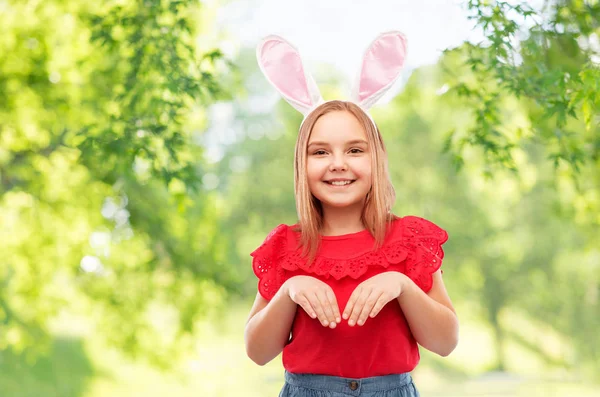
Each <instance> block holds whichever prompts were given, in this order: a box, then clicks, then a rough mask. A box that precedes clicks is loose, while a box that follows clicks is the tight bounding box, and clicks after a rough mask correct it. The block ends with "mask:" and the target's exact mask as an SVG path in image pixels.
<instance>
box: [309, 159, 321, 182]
mask: <svg viewBox="0 0 600 397" xmlns="http://www.w3.org/2000/svg"><path fill="white" fill-rule="evenodd" d="M321 168H322V167H319V162H318V161H311V160H308V161H307V162H306V177H307V178H308V183H309V184H314V183H316V182H319V181H320V180H321V178H322V176H323V172H322V170H321Z"/></svg>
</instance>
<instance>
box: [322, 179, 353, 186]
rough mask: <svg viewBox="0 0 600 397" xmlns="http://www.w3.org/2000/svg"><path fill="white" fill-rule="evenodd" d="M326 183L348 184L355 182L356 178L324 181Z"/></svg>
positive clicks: (334, 184) (335, 184)
mask: <svg viewBox="0 0 600 397" xmlns="http://www.w3.org/2000/svg"><path fill="white" fill-rule="evenodd" d="M324 182H325V183H326V184H328V185H331V186H347V185H350V184H352V183H354V179H347V180H342V181H324Z"/></svg>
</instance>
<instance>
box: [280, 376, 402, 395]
mask: <svg viewBox="0 0 600 397" xmlns="http://www.w3.org/2000/svg"><path fill="white" fill-rule="evenodd" d="M285 381H286V382H287V383H289V384H290V385H292V386H298V387H306V388H309V389H316V390H327V391H334V392H338V393H352V394H357V395H358V394H360V393H361V392H363V393H372V392H376V391H384V390H390V389H397V388H399V387H402V386H405V385H407V384H409V383H411V382H412V377H411V376H410V373H403V374H392V375H382V376H374V377H370V378H341V377H338V376H329V375H315V374H295V373H291V372H288V371H285Z"/></svg>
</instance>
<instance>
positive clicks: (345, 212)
mask: <svg viewBox="0 0 600 397" xmlns="http://www.w3.org/2000/svg"><path fill="white" fill-rule="evenodd" d="M363 205H364V203H363V202H360V203H357V204H355V205H353V206H351V207H329V206H325V205H324V206H323V228H322V230H321V235H323V236H337V235H341V234H350V233H356V232H360V231H361V230H364V229H365V225H364V224H363V222H362V219H361V215H362V210H363Z"/></svg>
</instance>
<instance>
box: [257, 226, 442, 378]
mask: <svg viewBox="0 0 600 397" xmlns="http://www.w3.org/2000/svg"><path fill="white" fill-rule="evenodd" d="M295 226H296V225H293V226H288V225H279V226H278V227H276V228H275V229H274V230H273V231H272V232H271V233H270V234H269V235H268V236H267V238H266V239H265V241H264V243H263V244H262V245H261V246H260V247H259V248H257V249H256V250H255V251H254V252H252V254H251V255H252V257H253V261H252V267H253V270H254V273H255V274H256V276H257V277H258V278H259V282H258V290H259V292H260V294H261V295H262V296H263V297H264V298H265V299H267V300H271V299H272V298H273V296H274V295H275V293H276V292H277V291H278V290H279V288H280V287H281V285H282V284H283V282H285V281H286V280H287V279H289V278H290V277H293V276H297V275H309V276H312V277H315V278H317V279H319V280H321V281H323V282H325V283H327V284H328V285H329V286H330V287H331V288H332V289H333V292H334V293H335V296H336V299H337V303H338V305H339V309H340V314H342V313H343V310H344V308H345V307H346V304H347V302H348V300H349V299H350V295H351V294H352V292H353V291H354V289H355V288H356V287H357V286H358V285H359V284H360V283H361V282H363V281H365V280H367V279H368V278H370V277H373V276H375V275H377V274H379V273H382V272H388V271H398V272H402V273H404V274H406V275H407V276H408V277H409V278H410V279H412V280H413V281H414V282H415V283H416V284H417V285H418V286H419V287H420V288H421V289H422V290H423V291H425V292H428V291H429V290H430V289H431V286H432V282H433V278H432V274H433V273H434V272H435V271H436V270H438V269H439V268H440V266H441V264H442V259H443V257H444V251H443V250H442V247H441V245H442V244H443V243H445V242H446V241H447V240H448V234H447V233H446V231H444V230H443V229H441V228H439V227H438V226H436V225H435V224H433V223H431V222H429V221H428V220H425V219H423V218H419V217H415V216H405V217H403V218H398V219H396V220H394V221H393V222H392V223H391V225H390V227H389V228H388V231H387V233H386V237H385V241H384V244H383V246H382V247H381V248H379V249H378V250H376V251H374V250H373V246H374V242H375V239H374V238H373V237H372V236H371V234H370V233H369V231H368V230H363V231H360V232H357V233H351V234H345V235H341V236H322V237H321V239H322V240H321V246H320V248H319V251H318V253H317V258H316V260H315V261H314V263H313V265H312V266H310V267H308V266H307V264H306V260H305V259H304V258H303V257H302V256H301V252H302V249H301V248H300V247H299V246H298V242H299V238H300V233H299V232H296V231H294V229H295ZM291 332H292V338H291V340H290V341H289V343H288V344H287V345H286V346H285V347H284V349H283V366H284V368H285V369H286V370H287V371H289V372H292V373H310V374H322V375H333V376H340V377H345V378H366V377H371V376H381V375H389V374H398V373H404V372H410V371H412V370H413V369H414V368H415V366H416V365H417V364H418V362H419V357H420V356H419V349H418V346H417V342H416V341H415V339H414V337H413V335H412V334H411V332H410V328H409V326H408V323H407V321H406V319H405V317H404V314H403V312H402V310H401V308H400V304H399V303H398V300H397V299H393V300H392V301H390V302H389V303H388V304H387V305H385V306H384V308H383V309H382V310H381V311H380V312H379V314H378V315H377V316H376V317H375V318H370V317H369V318H367V320H366V322H365V323H364V325H362V326H358V325H355V326H354V327H350V326H349V325H348V320H344V319H342V321H341V323H340V324H337V326H336V327H335V328H334V329H331V328H329V327H324V326H323V325H321V323H320V321H319V319H318V318H317V319H313V318H311V317H310V316H309V315H308V314H307V313H306V312H305V311H304V309H302V308H301V307H300V306H298V309H297V311H296V316H295V319H294V322H293V325H292V330H291Z"/></svg>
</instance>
